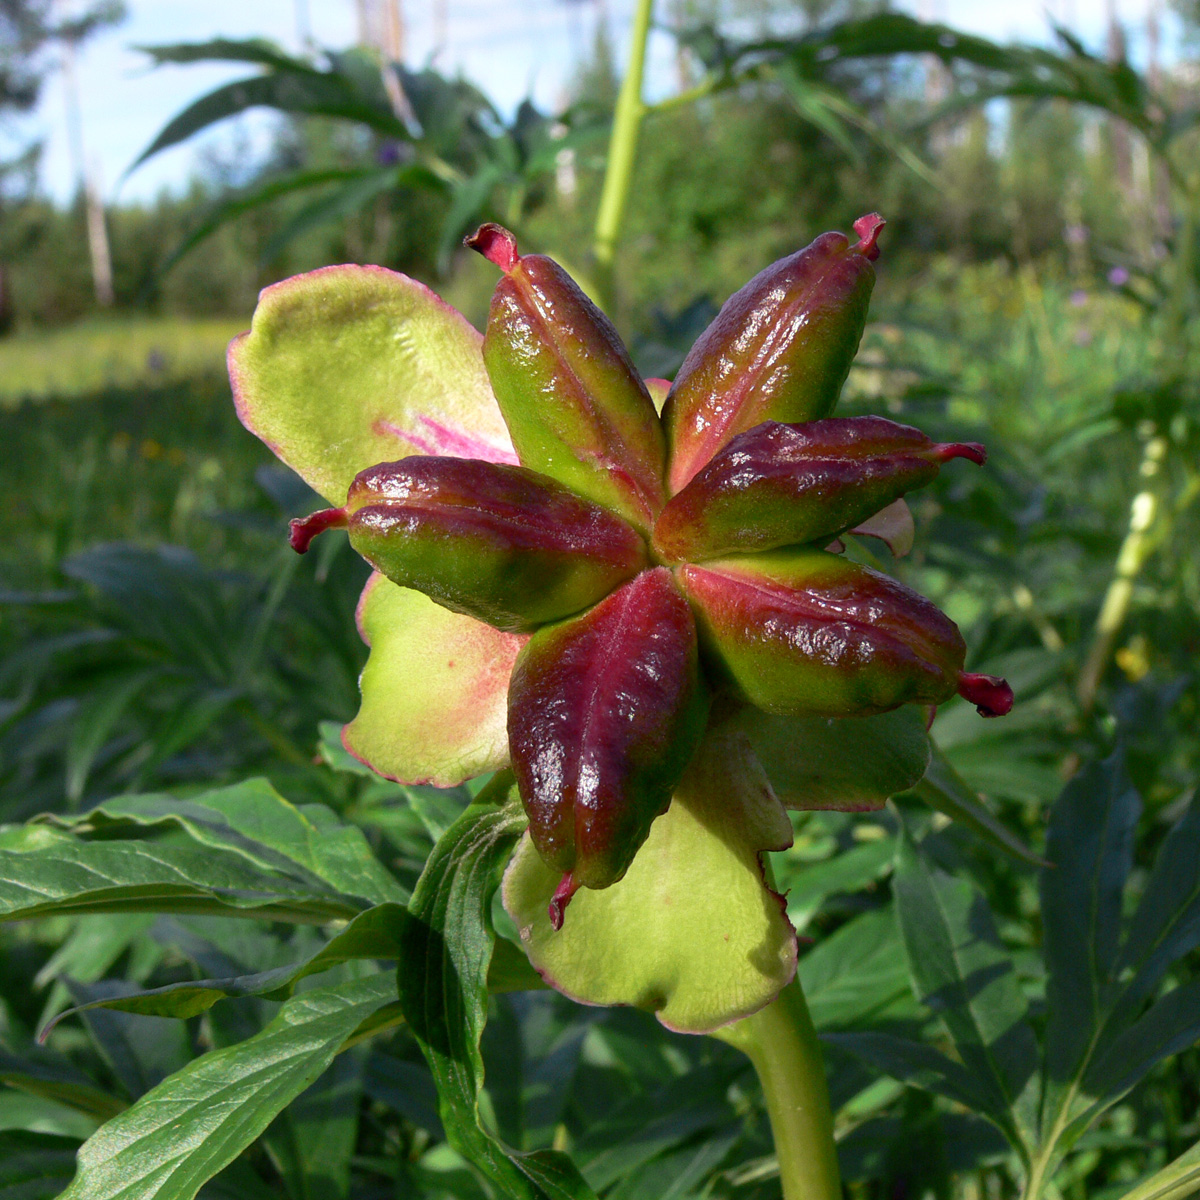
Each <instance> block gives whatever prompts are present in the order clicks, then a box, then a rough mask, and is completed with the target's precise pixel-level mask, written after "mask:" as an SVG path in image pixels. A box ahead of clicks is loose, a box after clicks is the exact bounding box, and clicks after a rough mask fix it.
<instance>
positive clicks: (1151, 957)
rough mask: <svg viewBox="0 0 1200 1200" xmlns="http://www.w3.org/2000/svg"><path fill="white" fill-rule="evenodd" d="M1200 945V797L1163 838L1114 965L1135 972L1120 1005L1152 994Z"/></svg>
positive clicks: (1116, 970) (1119, 972) (1121, 973)
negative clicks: (1169, 971)
mask: <svg viewBox="0 0 1200 1200" xmlns="http://www.w3.org/2000/svg"><path fill="white" fill-rule="evenodd" d="M1197 946H1200V801H1198V800H1193V801H1192V803H1191V804H1190V805H1189V807H1188V810H1187V812H1186V813H1185V814H1184V815H1183V817H1182V818H1181V820H1180V821H1179V823H1178V824H1177V825H1176V826H1175V827H1174V828H1173V829H1172V830H1171V832H1170V833H1169V834H1168V835H1167V836H1166V838H1165V839H1164V841H1163V844H1162V847H1161V849H1160V850H1159V852H1158V857H1157V858H1156V859H1155V862H1154V869H1153V870H1152V871H1151V872H1150V878H1149V879H1148V880H1147V882H1146V890H1145V891H1144V892H1143V893H1142V898H1141V901H1140V903H1139V904H1138V907H1137V911H1136V912H1135V913H1134V915H1133V920H1132V921H1131V922H1130V924H1129V928H1128V931H1127V932H1126V934H1125V940H1124V943H1123V945H1122V947H1121V953H1120V956H1119V958H1118V960H1117V962H1116V965H1115V967H1114V973H1115V974H1116V975H1117V976H1118V977H1124V976H1125V974H1126V973H1127V972H1132V973H1133V974H1132V978H1131V979H1130V980H1129V982H1128V983H1127V984H1126V985H1125V988H1124V991H1123V993H1122V996H1121V1002H1120V1007H1121V1008H1126V1007H1128V1006H1132V1005H1134V1004H1136V1003H1138V1002H1139V1001H1141V1000H1144V999H1145V998H1146V997H1147V996H1149V995H1151V994H1152V993H1153V991H1154V989H1155V988H1157V987H1158V985H1159V984H1160V983H1161V982H1162V978H1163V975H1164V974H1165V972H1166V970H1167V968H1168V967H1169V966H1170V965H1171V964H1172V963H1173V962H1175V961H1176V960H1178V959H1180V958H1182V957H1183V955H1185V954H1188V953H1190V952H1191V951H1192V950H1194V949H1195V948H1196V947H1197Z"/></svg>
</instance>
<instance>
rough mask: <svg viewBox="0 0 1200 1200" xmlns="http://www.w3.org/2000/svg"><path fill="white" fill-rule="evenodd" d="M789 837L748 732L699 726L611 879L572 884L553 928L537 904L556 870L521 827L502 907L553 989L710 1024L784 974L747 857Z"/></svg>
mask: <svg viewBox="0 0 1200 1200" xmlns="http://www.w3.org/2000/svg"><path fill="white" fill-rule="evenodd" d="M791 840H792V830H791V825H790V823H789V821H788V818H787V814H786V813H785V812H784V811H783V809H782V807H781V806H780V804H779V801H778V800H776V799H775V796H774V794H773V793H772V791H771V787H770V784H768V783H767V781H766V778H765V776H764V775H763V773H762V769H761V767H759V766H758V763H757V762H756V760H755V758H754V754H753V752H752V751H751V749H750V747H749V743H748V742H747V741H746V739H745V738H744V737H743V736H742V735H741V734H740V733H739V732H737V731H736V730H733V729H730V728H725V729H724V730H717V731H712V730H710V731H709V732H708V733H707V734H706V735H705V742H704V744H703V745H702V746H701V749H700V752H699V754H698V755H697V757H696V759H695V760H694V761H693V763H692V765H691V767H690V768H689V769H688V773H687V774H686V775H685V776H684V779H683V782H682V783H680V785H679V787H678V789H677V790H676V792H675V796H674V798H673V799H672V801H671V807H670V808H669V809H668V810H667V812H666V813H665V814H664V815H663V816H661V817H659V818H658V819H657V820H656V821H655V822H654V824H653V825H652V826H651V827H650V836H649V837H648V838H647V839H646V842H645V844H644V845H643V846H642V848H641V849H640V850H639V851H638V853H637V856H636V857H635V858H634V860H633V863H632V865H631V866H630V868H629V870H628V871H627V872H626V874H625V877H624V878H623V879H622V880H621V881H620V882H619V883H615V884H613V885H612V886H611V887H607V888H604V889H602V890H599V891H594V890H592V889H590V888H582V889H580V890H579V891H578V892H576V894H575V897H574V899H572V901H571V905H570V907H569V908H568V909H567V911H566V918H565V921H564V922H563V927H562V928H561V929H560V930H559V931H558V932H557V933H556V932H555V931H554V930H553V929H552V928H551V927H550V919H549V916H548V915H547V911H546V909H547V906H548V904H549V902H550V898H551V896H552V895H553V893H554V889H555V888H556V887H557V885H558V882H559V873H558V872H556V871H552V870H550V868H548V867H547V866H546V865H545V864H544V863H543V862H542V860H541V858H540V857H539V856H538V853H537V851H536V850H535V849H534V847H533V843H532V842H531V841H530V840H529V835H528V834H526V835H525V836H524V837H523V838H522V839H521V842H520V844H519V845H518V847H517V851H516V854H515V855H514V857H513V860H512V862H511V863H510V864H509V867H508V870H507V872H506V873H505V876H504V893H503V894H504V906H505V908H506V909H507V910H508V912H509V914H510V915H511V916H512V918H513V919H514V920H515V921H516V923H517V927H518V929H519V930H520V934H521V942H522V945H523V946H524V947H525V950H526V952H527V953H528V955H529V961H530V962H531V963H532V964H533V966H534V967H535V968H536V969H537V971H538V973H539V974H540V975H541V976H542V978H543V979H545V981H546V982H547V983H548V984H550V985H551V986H552V987H555V988H557V989H558V990H559V991H560V992H563V993H564V994H565V995H567V996H570V997H571V998H572V999H575V1000H579V1001H582V1002H583V1003H585V1004H631V1005H634V1006H636V1007H638V1008H645V1009H649V1010H651V1011H652V1012H654V1013H655V1014H656V1015H657V1017H658V1019H659V1020H660V1021H661V1022H662V1023H663V1024H664V1025H666V1026H667V1027H668V1028H669V1029H675V1030H678V1031H680V1032H684V1033H709V1032H711V1031H712V1030H714V1029H717V1028H720V1027H721V1026H722V1025H726V1024H728V1023H729V1022H731V1021H736V1020H739V1019H740V1018H742V1017H745V1016H749V1015H750V1014H751V1013H754V1012H757V1011H758V1010H759V1009H760V1008H763V1007H764V1006H765V1005H767V1004H769V1003H770V1002H771V1000H773V999H774V998H775V996H776V995H777V994H778V993H779V991H780V989H781V988H783V987H784V986H785V985H786V984H787V983H788V981H789V980H790V979H791V978H792V976H793V975H794V974H795V971H796V935H795V932H794V931H793V929H792V926H791V925H790V924H789V922H788V919H787V915H786V912H785V905H784V901H783V899H782V897H780V896H779V895H777V894H776V893H775V892H774V891H772V890H771V889H770V888H769V887H768V886H767V884H766V882H765V879H764V874H763V868H762V866H761V865H760V858H759V856H760V854H761V852H762V851H764V850H779V849H783V848H785V847H787V846H789V845H791Z"/></svg>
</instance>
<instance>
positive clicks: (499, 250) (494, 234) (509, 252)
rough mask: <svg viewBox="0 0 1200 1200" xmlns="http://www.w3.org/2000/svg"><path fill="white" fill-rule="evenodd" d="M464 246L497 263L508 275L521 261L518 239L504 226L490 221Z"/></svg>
mask: <svg viewBox="0 0 1200 1200" xmlns="http://www.w3.org/2000/svg"><path fill="white" fill-rule="evenodd" d="M463 245H464V246H470V247H471V249H472V250H478V251H479V253H480V254H482V255H483V257H484V258H486V259H487V260H488V262H491V263H495V264H496V266H498V267H499V268H500V270H502V271H503V272H504V273H505V274H506V275H507V274H508V273H509V272H510V271H511V270H512V269H513V267H515V266H516V265H517V263H518V262H520V260H521V256H520V255H519V254H518V253H517V239H516V238H515V237H513V235H512V234H511V233H509V232H508V230H507V229H505V228H504V227H503V226H502V225H495V224H493V223H492V222H491V221H488V222H487V224H485V225H480V227H479V228H478V229H477V230H475V232H474V233H473V234H471V236H470V237H469V238H464V239H463Z"/></svg>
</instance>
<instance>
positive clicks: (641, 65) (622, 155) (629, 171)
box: [594, 0, 654, 311]
mask: <svg viewBox="0 0 1200 1200" xmlns="http://www.w3.org/2000/svg"><path fill="white" fill-rule="evenodd" d="M653 7H654V0H638V5H637V10H636V12H635V13H634V16H633V31H632V37H631V39H630V42H631V44H630V48H629V66H628V68H627V70H626V71H625V78H624V80H623V81H622V82H621V91H620V94H619V95H618V96H617V109H616V112H615V113H614V114H613V129H612V138H611V139H610V141H609V143H608V164H607V166H606V168H605V172H604V190H603V191H602V192H601V193H600V211H599V212H598V213H597V214H596V235H595V244H594V254H595V258H596V281H595V282H596V288H597V290H598V292H599V300H600V303H601V306H602V307H604V308H606V309H609V310H610V311H611V309H612V304H613V275H614V268H615V265H616V259H617V239H618V237H619V236H620V234H621V225H622V224H623V223H624V220H625V209H626V207H627V205H628V202H629V191H630V188H631V187H632V185H633V164H634V159H635V158H636V157H637V143H638V132H639V131H640V129H641V125H642V117H643V116H644V115H645V112H646V106H645V103H644V102H643V100H642V77H643V75H644V74H645V68H646V41H647V39H648V38H649V36H650V12H651V9H653Z"/></svg>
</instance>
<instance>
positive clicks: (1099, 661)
mask: <svg viewBox="0 0 1200 1200" xmlns="http://www.w3.org/2000/svg"><path fill="white" fill-rule="evenodd" d="M1166 454H1167V439H1166V438H1165V437H1163V436H1162V435H1161V434H1156V435H1155V436H1154V437H1152V438H1150V440H1149V441H1148V442H1147V443H1146V449H1145V451H1144V452H1143V454H1142V466H1141V471H1140V474H1141V476H1142V478H1143V479H1144V480H1145V481H1146V486H1145V487H1144V488H1143V489H1142V490H1141V491H1140V492H1138V494H1137V495H1136V496H1134V498H1133V504H1132V505H1130V511H1129V529H1128V531H1127V532H1126V534H1125V540H1124V541H1123V542H1122V543H1121V550H1120V552H1119V553H1118V555H1117V562H1116V566H1115V567H1114V568H1113V577H1112V581H1111V582H1110V583H1109V585H1108V591H1107V592H1106V593H1105V595H1104V603H1103V604H1101V606H1100V615H1099V616H1098V617H1097V618H1096V627H1095V629H1094V630H1093V633H1092V644H1091V646H1090V647H1088V655H1087V658H1086V659H1085V660H1084V664H1083V669H1082V670H1081V671H1080V673H1079V682H1078V684H1077V685H1076V696H1077V698H1078V700H1079V705H1080V707H1081V708H1082V709H1083V711H1084V712H1085V713H1087V712H1091V710H1092V706H1093V705H1094V704H1095V703H1096V693H1097V691H1098V690H1099V688H1100V679H1101V677H1102V676H1103V675H1104V668H1105V667H1106V666H1107V665H1108V660H1109V658H1110V656H1111V655H1112V651H1113V646H1114V645H1116V640H1117V635H1118V634H1119V633H1120V632H1121V626H1122V625H1124V624H1125V618H1126V617H1127V616H1128V615H1129V606H1130V604H1131V603H1132V601H1133V588H1134V584H1135V583H1136V582H1137V577H1138V576H1139V575H1140V574H1141V572H1142V568H1143V567H1144V566H1145V565H1146V560H1147V559H1148V558H1149V557H1150V551H1151V550H1152V549H1153V541H1152V538H1151V534H1150V530H1151V527H1152V526H1153V524H1154V521H1155V519H1156V518H1157V517H1158V515H1159V507H1160V504H1159V488H1160V487H1161V484H1160V483H1159V482H1158V480H1157V479H1156V476H1157V475H1158V474H1159V473H1160V471H1161V470H1162V465H1163V459H1164V458H1165V457H1166Z"/></svg>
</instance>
